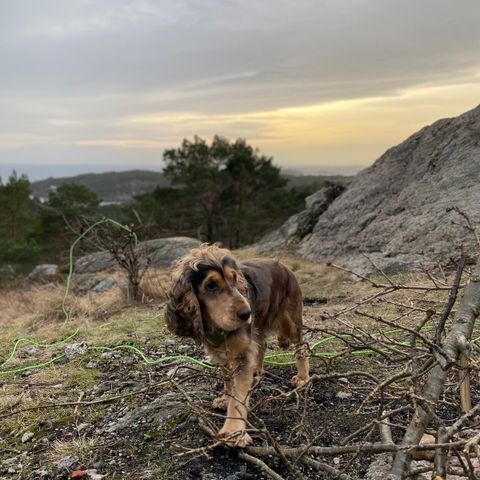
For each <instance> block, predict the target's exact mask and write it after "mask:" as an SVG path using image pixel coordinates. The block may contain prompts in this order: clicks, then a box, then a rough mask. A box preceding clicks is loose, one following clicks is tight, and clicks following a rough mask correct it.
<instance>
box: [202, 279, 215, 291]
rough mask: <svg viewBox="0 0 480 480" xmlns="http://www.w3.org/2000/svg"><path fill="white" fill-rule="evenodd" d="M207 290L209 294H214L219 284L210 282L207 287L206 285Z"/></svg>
mask: <svg viewBox="0 0 480 480" xmlns="http://www.w3.org/2000/svg"><path fill="white" fill-rule="evenodd" d="M205 288H206V289H207V290H208V291H209V292H214V291H215V290H216V289H217V284H216V283H215V282H213V281H211V282H208V283H207V284H206V285H205Z"/></svg>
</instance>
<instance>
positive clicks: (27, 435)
mask: <svg viewBox="0 0 480 480" xmlns="http://www.w3.org/2000/svg"><path fill="white" fill-rule="evenodd" d="M34 435H35V434H34V433H33V432H25V433H24V434H23V435H22V443H27V442H28V441H30V440H31V439H32V438H33V437H34Z"/></svg>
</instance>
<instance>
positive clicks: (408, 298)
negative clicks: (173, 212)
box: [0, 251, 458, 480]
mask: <svg viewBox="0 0 480 480" xmlns="http://www.w3.org/2000/svg"><path fill="white" fill-rule="evenodd" d="M250 253H251V252H249V251H244V252H240V256H241V257H242V256H243V257H247V256H249V254H250ZM282 259H283V261H284V262H285V263H287V264H288V265H289V266H290V268H292V270H294V271H295V273H296V275H297V277H298V279H299V281H300V284H301V286H302V289H303V291H304V295H305V312H304V318H305V324H306V331H305V335H306V338H307V340H308V341H309V343H310V345H311V346H312V345H313V344H315V342H316V341H318V340H320V339H322V338H325V337H327V336H328V335H329V334H328V332H330V331H338V332H340V331H345V323H344V322H349V321H356V322H363V323H362V326H363V327H364V328H365V329H367V330H368V329H370V331H371V332H372V333H375V334H378V333H379V332H380V334H381V333H382V332H383V330H384V329H385V328H386V327H385V325H382V326H379V325H376V324H374V323H372V322H371V321H370V320H368V319H366V318H361V317H359V316H358V315H356V314H355V313H354V311H353V310H351V311H348V309H349V306H351V305H355V304H358V303H359V302H361V301H362V299H365V298H367V297H368V296H371V295H374V294H375V292H376V291H377V290H378V289H375V288H374V287H373V286H372V285H369V284H368V283H367V282H358V281H354V280H353V279H352V278H351V276H350V275H348V274H346V273H343V272H339V271H337V270H335V269H333V268H329V267H325V266H319V265H315V264H311V263H309V262H306V261H304V260H301V259H297V258H295V257H292V256H288V255H287V256H283V257H282ZM165 275H166V274H165V272H159V274H158V278H159V279H160V280H158V282H159V287H161V288H159V291H164V289H165V287H166V286H167V285H165V284H164V283H162V282H165ZM153 278H154V275H152V276H151V277H150V281H151V282H153V283H155V280H152V279H153ZM395 279H396V282H402V283H406V282H407V281H408V282H413V283H415V282H417V283H418V281H419V278H418V274H409V276H405V275H403V276H396V277H395ZM63 289H64V286H63V285H46V286H41V287H33V288H29V289H28V290H25V289H22V290H19V289H14V290H9V291H4V292H0V311H1V313H0V326H1V327H2V328H1V332H0V345H1V349H0V355H1V356H0V363H2V362H5V360H8V358H9V355H10V353H11V352H12V347H13V346H14V344H15V340H16V339H19V338H25V337H26V338H29V339H35V340H36V341H37V342H40V344H39V345H34V344H31V343H26V342H21V343H20V344H19V345H18V348H17V350H16V351H15V354H14V356H13V357H12V359H11V360H9V361H8V362H7V363H6V364H4V365H3V366H2V368H1V369H0V478H5V479H33V478H39V479H67V478H86V479H93V480H100V479H102V478H105V479H118V478H130V479H132V480H136V479H159V480H160V479H204V480H215V479H229V480H234V479H257V478H267V477H265V474H264V473H263V472H262V471H260V470H259V468H258V467H256V466H255V465H253V464H252V463H249V462H246V461H245V460H242V459H240V458H239V452H238V450H237V449H232V448H227V447H225V446H222V445H218V446H214V445H215V440H213V439H212V438H210V437H209V436H208V435H207V434H206V433H205V431H204V430H203V429H201V428H200V423H201V422H199V420H201V419H204V418H207V419H208V421H209V422H211V425H215V426H216V428H217V429H218V428H220V426H221V424H222V421H223V418H222V412H220V411H215V410H214V409H213V408H212V407H211V402H212V400H213V399H214V398H215V396H216V394H217V393H218V392H220V390H221V386H222V382H221V380H220V377H219V374H218V372H217V370H215V369H208V368H204V367H201V366H199V365H196V364H195V363H192V362H191V361H190V360H187V359H184V358H182V359H168V360H166V361H162V362H161V363H157V364H156V365H153V364H146V363H145V362H144V361H143V360H142V357H141V356H140V355H139V354H138V352H137V351H134V350H132V349H125V348H119V349H115V348H116V347H118V346H123V345H130V346H135V347H136V348H138V349H140V350H141V352H143V354H144V355H145V359H147V361H154V360H159V359H162V358H165V357H170V356H174V355H183V356H190V357H193V358H195V359H198V360H205V356H204V352H203V351H202V349H201V348H199V347H197V346H196V345H194V344H193V343H192V342H190V341H186V340H184V339H175V338H173V337H172V336H171V335H170V334H169V333H168V332H167V331H166V329H165V326H164V324H163V313H162V301H161V299H159V298H154V295H153V294H152V296H151V297H150V298H149V299H146V303H145V304H144V305H139V306H129V305H127V304H125V302H124V301H123V300H122V292H121V290H120V289H119V290H118V291H115V292H107V293H105V294H103V295H92V294H89V295H87V296H86V297H81V298H75V297H74V296H71V295H70V296H69V299H68V302H67V308H68V309H69V311H70V312H71V315H70V318H68V321H65V320H64V317H63V314H62V313H61V311H60V309H59V305H60V303H61V299H62V296H63ZM150 290H151V291H153V290H154V288H153V287H152V288H151V289H150ZM447 296H448V291H446V290H443V291H434V292H420V293H418V292H410V291H408V292H403V291H402V292H394V293H393V294H392V295H390V296H389V297H388V298H389V299H388V302H390V303H388V302H387V303H386V302H384V301H381V302H376V303H375V304H374V305H371V304H368V308H367V307H365V309H367V310H368V311H369V312H374V313H375V314H377V315H380V314H381V315H388V316H389V317H388V318H397V320H398V315H399V314H400V316H401V314H402V312H405V310H406V309H407V310H408V308H410V310H409V315H408V318H407V317H402V320H401V321H403V322H406V324H410V323H412V324H414V323H415V322H416V321H417V320H419V319H421V318H423V316H424V314H425V310H426V309H431V310H432V311H435V312H440V311H441V309H442V308H443V305H444V303H445V300H446V297H447ZM411 305H415V306H416V307H418V310H413V311H412V310H411ZM339 311H340V312H344V313H342V314H341V315H340V316H338V319H339V320H338V321H334V320H332V317H331V315H330V314H331V313H332V312H339ZM77 329H78V332H77V333H76V334H75V335H74V336H73V337H72V338H70V339H69V340H68V341H66V342H63V343H60V344H53V345H51V346H49V347H44V346H43V345H44V344H45V343H48V344H52V343H54V342H58V341H59V340H60V341H61V340H62V339H65V338H66V337H67V336H68V335H71V334H72V333H75V331H76V330H77ZM72 344H77V345H76V346H74V347H71V346H72ZM79 345H80V346H79ZM68 346H70V348H71V349H73V350H72V351H68V355H65V353H66V352H67V350H68ZM66 347H67V350H66ZM99 347H103V348H99ZM104 347H108V349H105V348H104ZM270 347H271V348H270V351H269V352H268V353H270V354H272V353H278V350H277V349H276V345H275V343H274V342H272V343H271V345H270ZM345 348H346V345H345V342H342V341H341V340H340V339H333V340H330V341H328V342H325V343H322V344H321V345H318V347H317V348H315V349H314V350H313V354H314V356H313V357H312V360H311V369H312V372H313V373H316V374H329V373H335V374H337V376H336V378H335V379H330V380H324V381H316V382H313V383H312V384H310V385H309V386H308V387H307V388H306V389H304V390H301V391H299V392H298V394H295V395H289V392H291V390H292V387H291V385H290V378H291V377H292V376H293V374H294V366H292V365H290V364H288V365H272V364H267V365H266V368H265V374H264V376H263V377H262V378H261V379H260V380H259V382H258V383H257V385H256V386H255V388H254V391H253V394H252V400H251V408H252V417H251V422H252V425H253V426H254V427H256V428H260V429H262V428H263V429H266V430H268V432H269V433H270V435H271V436H272V437H274V438H275V440H276V441H277V442H278V443H279V444H281V445H289V446H292V447H295V446H304V445H308V444H315V445H318V446H329V445H338V444H340V443H341V442H342V440H344V439H346V438H347V437H348V436H349V435H350V434H352V433H353V432H355V431H356V430H357V429H359V428H360V427H362V426H363V425H365V424H366V423H368V422H369V421H370V420H372V419H373V418H374V416H375V415H376V410H375V408H376V405H377V403H376V401H375V400H372V402H370V404H369V406H368V407H367V408H364V409H363V410H362V412H361V413H360V414H359V413H358V412H357V409H358V407H359V406H360V404H361V403H362V401H363V400H364V399H365V396H366V395H367V394H368V392H370V391H371V390H372V388H373V386H374V383H372V380H370V379H369V378H368V376H365V377H363V376H355V375H353V376H352V375H346V376H342V373H343V372H345V373H347V374H348V372H351V371H352V370H355V371H363V372H366V373H368V374H370V375H373V376H376V377H382V375H383V372H384V370H385V371H386V365H387V363H388V360H387V359H385V358H383V357H382V356H378V355H357V356H353V355H349V354H344V355H341V356H339V357H338V358H331V357H332V356H334V355H335V354H336V353H339V352H345ZM75 349H76V350H75ZM350 349H351V347H350ZM316 354H317V355H319V356H318V357H316V356H315V355H316ZM61 355H65V356H63V357H61V358H59V356H61ZM52 359H53V360H54V361H52V363H48V362H50V361H51V360H52ZM271 360H274V361H279V362H283V361H287V362H288V361H290V360H291V357H274V358H273V357H272V358H271ZM46 363H48V364H46ZM44 364H46V365H44ZM42 365H43V366H42ZM37 367H38V368H37ZM11 370H15V371H16V372H14V373H9V372H10V371H11ZM399 401H400V400H399ZM389 402H390V403H389V405H390V406H394V405H395V402H396V399H395V398H393V397H392V398H389ZM72 404H73V405H72ZM444 408H445V411H444V412H443V414H444V416H445V417H448V416H451V418H454V417H455V415H457V414H458V410H457V409H456V407H455V405H454V403H452V404H451V405H447V406H445V407H444ZM402 415H403V418H400V417H401V416H402ZM407 417H408V414H399V418H400V420H408V418H407ZM393 420H395V419H392V421H393ZM393 433H394V436H395V437H396V438H399V436H400V435H401V433H402V432H401V431H400V430H398V431H397V430H394V431H393ZM253 437H254V445H256V446H263V445H266V444H267V443H268V442H267V441H266V440H265V437H262V435H253ZM361 438H364V439H368V441H376V440H378V439H379V438H378V434H377V432H376V431H374V432H371V434H370V435H369V436H368V438H365V437H361ZM318 460H321V461H322V462H324V463H327V464H330V465H331V466H333V467H335V468H337V469H339V470H341V471H342V472H343V473H346V474H349V475H350V477H351V478H353V479H356V478H364V476H365V475H366V473H367V469H368V467H369V465H370V463H371V461H372V457H371V456H369V455H363V456H358V455H344V456H340V455H338V456H330V457H328V458H322V459H318ZM264 461H265V462H266V463H267V464H268V465H269V466H270V467H271V468H272V469H274V470H275V471H276V472H277V473H278V474H279V475H281V476H282V477H283V478H285V479H288V478H293V476H292V474H291V473H290V472H289V471H288V470H287V468H286V467H285V465H284V464H282V462H281V461H280V460H279V459H277V458H273V457H266V458H264ZM296 467H297V468H298V469H299V471H300V472H301V473H302V474H303V475H304V477H305V478H307V479H310V478H311V479H313V478H325V479H327V478H332V477H331V476H329V474H326V473H325V474H323V473H319V472H318V471H316V470H312V469H311V468H310V467H307V466H305V465H303V464H301V463H298V465H296ZM72 475H74V476H73V477H72ZM75 475H77V477H75Z"/></svg>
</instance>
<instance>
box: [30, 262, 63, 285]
mask: <svg viewBox="0 0 480 480" xmlns="http://www.w3.org/2000/svg"><path fill="white" fill-rule="evenodd" d="M57 275H58V265H55V264H53V263H44V264H42V265H37V266H36V267H35V268H34V269H33V270H32V271H31V272H30V273H29V275H28V276H27V280H28V281H30V282H48V281H50V280H53V279H55V278H56V277H57Z"/></svg>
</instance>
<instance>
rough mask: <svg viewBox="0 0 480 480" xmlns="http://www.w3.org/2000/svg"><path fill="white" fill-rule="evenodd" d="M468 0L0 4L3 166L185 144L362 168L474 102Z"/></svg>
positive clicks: (145, 164)
mask: <svg viewBox="0 0 480 480" xmlns="http://www.w3.org/2000/svg"><path fill="white" fill-rule="evenodd" d="M479 25H480V2H479V1H478V0H461V1H457V2H454V1H453V0H343V1H338V0H255V1H253V0H250V1H247V0H243V1H240V0H175V1H173V0H172V1H163V0H155V1H154V0H68V1H65V0H42V1H39V0H2V1H1V2H0V112H1V113H0V175H1V176H2V177H3V178H5V177H6V176H7V175H8V173H9V172H10V171H11V169H12V168H16V169H17V171H19V172H24V173H27V174H28V175H29V177H30V178H31V179H33V180H35V179H40V178H46V177H48V176H64V175H69V174H76V173H80V172H88V171H106V170H126V169H130V168H151V169H154V170H160V169H161V166H162V163H161V160H162V152H163V150H164V149H165V148H172V147H176V146H179V145H180V142H181V140H182V139H183V138H192V137H193V136H194V135H200V136H201V137H204V138H207V139H209V138H212V136H213V135H215V134H219V135H223V136H225V137H227V138H231V139H235V138H238V137H242V138H246V139H247V141H248V142H249V143H250V144H252V145H253V146H255V147H258V148H259V150H260V151H261V152H262V153H264V154H266V155H269V156H272V157H273V158H274V161H275V163H276V164H277V165H280V166H282V167H284V168H288V169H296V170H300V171H304V172H306V171H311V172H323V171H325V172H333V171H336V172H344V173H351V172H354V171H358V170H359V169H361V168H364V167H365V166H368V165H370V164H372V163H373V162H374V161H375V159H376V158H378V157H379V156H380V155H381V154H382V153H383V152H384V151H385V150H386V149H387V148H389V147H391V146H393V145H395V144H398V143H400V142H401V141H403V140H404V139H406V138H407V137H408V136H409V135H411V134H412V133H414V132H415V131H417V130H418V129H419V128H421V127H423V126H425V125H427V124H430V123H432V122H434V121H435V120H438V119H440V118H444V117H450V116H456V115H459V114H460V113H463V112H464V111H466V110H469V109H471V108H474V107H475V106H477V105H478V104H479V103H480V28H479Z"/></svg>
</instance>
